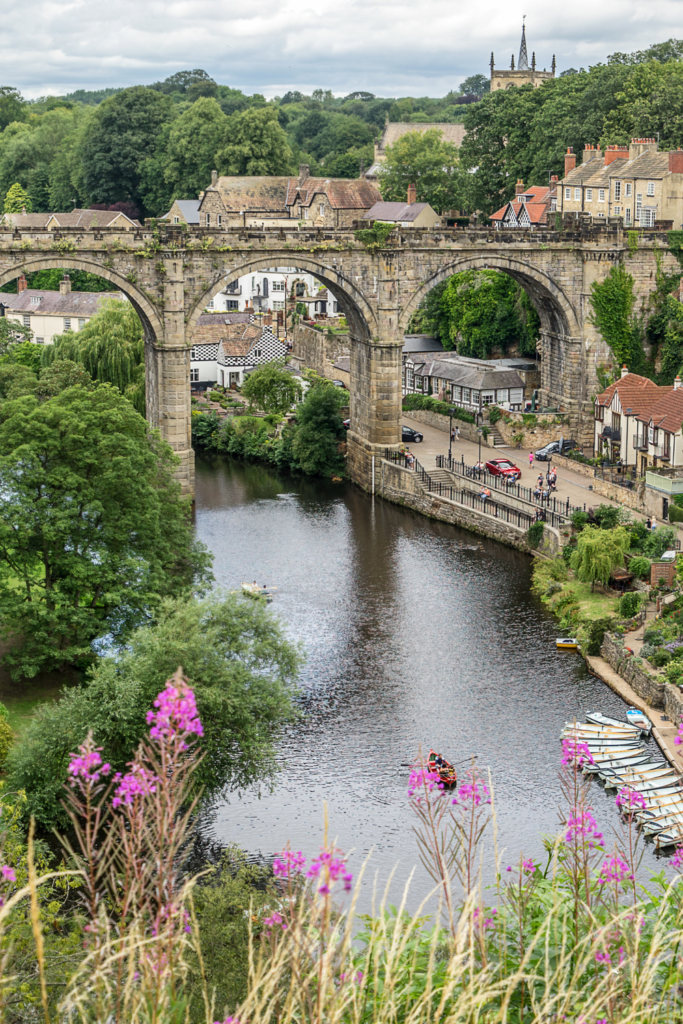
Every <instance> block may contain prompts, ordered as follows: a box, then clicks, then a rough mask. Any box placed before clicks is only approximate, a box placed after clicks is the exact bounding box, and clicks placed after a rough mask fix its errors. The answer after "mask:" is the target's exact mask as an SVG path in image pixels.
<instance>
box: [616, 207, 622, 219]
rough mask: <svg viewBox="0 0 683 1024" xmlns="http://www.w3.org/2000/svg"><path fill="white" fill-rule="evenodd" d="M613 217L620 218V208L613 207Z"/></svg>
mask: <svg viewBox="0 0 683 1024" xmlns="http://www.w3.org/2000/svg"><path fill="white" fill-rule="evenodd" d="M614 216H615V217H620V216H621V207H620V206H615V207H614Z"/></svg>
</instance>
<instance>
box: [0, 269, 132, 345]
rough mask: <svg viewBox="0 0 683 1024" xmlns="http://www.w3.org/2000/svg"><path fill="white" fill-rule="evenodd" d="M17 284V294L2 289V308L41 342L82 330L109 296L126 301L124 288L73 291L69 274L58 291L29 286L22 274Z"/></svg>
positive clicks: (0, 300) (42, 343)
mask: <svg viewBox="0 0 683 1024" xmlns="http://www.w3.org/2000/svg"><path fill="white" fill-rule="evenodd" d="M18 286H19V291H18V292H17V294H16V295H14V294H12V293H11V292H0V303H2V310H3V312H4V315H5V316H6V317H7V318H8V320H16V321H17V322H18V323H20V324H23V325H24V327H30V329H31V331H32V332H33V341H35V342H36V343H37V344H38V345H51V344H52V343H53V339H54V337H55V335H58V334H65V333H68V332H69V331H80V330H82V329H83V328H84V327H85V325H86V324H87V323H88V321H89V320H90V319H91V317H93V316H95V313H97V311H98V309H99V308H100V306H101V305H102V303H103V302H106V301H107V299H119V300H120V301H123V302H126V301H127V299H126V296H125V295H124V294H123V292H72V291H71V281H70V279H69V275H68V274H65V275H64V278H63V280H62V281H60V283H59V291H58V292H56V291H50V290H48V289H46V288H28V287H27V284H26V278H25V277H24V275H23V274H22V275H21V277H20V278H19V282H18Z"/></svg>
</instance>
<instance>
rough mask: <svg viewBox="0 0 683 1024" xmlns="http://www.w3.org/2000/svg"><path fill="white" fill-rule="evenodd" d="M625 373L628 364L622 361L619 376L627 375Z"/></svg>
mask: <svg viewBox="0 0 683 1024" xmlns="http://www.w3.org/2000/svg"><path fill="white" fill-rule="evenodd" d="M627 373H628V366H627V365H626V363H624V365H623V366H622V368H621V376H622V377H625V376H626V375H627Z"/></svg>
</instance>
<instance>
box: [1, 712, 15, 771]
mask: <svg viewBox="0 0 683 1024" xmlns="http://www.w3.org/2000/svg"><path fill="white" fill-rule="evenodd" d="M0 709H1V710H0V715H1V716H2V717H0V771H1V770H2V769H3V768H4V767H5V761H6V760H7V755H8V754H9V752H10V747H11V746H12V744H13V743H14V733H13V732H12V730H11V728H10V724H9V722H8V721H7V708H6V707H5V706H4V704H0Z"/></svg>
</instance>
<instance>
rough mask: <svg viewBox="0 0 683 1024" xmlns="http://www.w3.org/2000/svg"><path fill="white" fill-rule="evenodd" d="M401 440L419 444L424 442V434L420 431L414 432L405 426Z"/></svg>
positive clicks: (402, 428) (402, 429)
mask: <svg viewBox="0 0 683 1024" xmlns="http://www.w3.org/2000/svg"><path fill="white" fill-rule="evenodd" d="M401 440H402V441H410V442H411V443H412V444H417V443H418V442H419V441H421V440H422V434H421V433H420V432H419V430H413V428H412V427H406V426H405V425H404V426H402V427H401Z"/></svg>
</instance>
